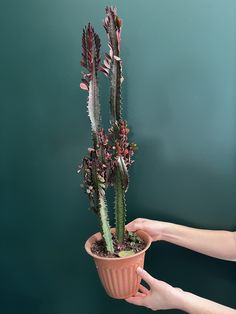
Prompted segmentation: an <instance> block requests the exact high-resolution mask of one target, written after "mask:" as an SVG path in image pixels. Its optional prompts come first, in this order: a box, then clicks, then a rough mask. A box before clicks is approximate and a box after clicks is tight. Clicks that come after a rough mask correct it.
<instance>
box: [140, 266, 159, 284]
mask: <svg viewBox="0 0 236 314" xmlns="http://www.w3.org/2000/svg"><path fill="white" fill-rule="evenodd" d="M137 274H138V275H139V276H140V277H141V278H142V279H143V280H144V281H146V283H147V284H148V285H149V286H150V287H151V286H152V285H153V283H154V281H155V278H153V277H152V276H151V275H150V274H149V273H148V272H147V271H146V270H144V269H143V268H141V267H138V268H137Z"/></svg>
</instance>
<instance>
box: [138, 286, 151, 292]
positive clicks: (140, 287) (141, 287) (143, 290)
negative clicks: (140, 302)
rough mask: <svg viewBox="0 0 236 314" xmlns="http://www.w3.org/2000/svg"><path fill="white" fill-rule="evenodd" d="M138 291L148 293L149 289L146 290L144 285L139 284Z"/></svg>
mask: <svg viewBox="0 0 236 314" xmlns="http://www.w3.org/2000/svg"><path fill="white" fill-rule="evenodd" d="M139 291H140V292H142V293H145V294H148V293H149V292H150V290H148V289H147V288H146V287H144V286H143V285H141V284H140V286H139Z"/></svg>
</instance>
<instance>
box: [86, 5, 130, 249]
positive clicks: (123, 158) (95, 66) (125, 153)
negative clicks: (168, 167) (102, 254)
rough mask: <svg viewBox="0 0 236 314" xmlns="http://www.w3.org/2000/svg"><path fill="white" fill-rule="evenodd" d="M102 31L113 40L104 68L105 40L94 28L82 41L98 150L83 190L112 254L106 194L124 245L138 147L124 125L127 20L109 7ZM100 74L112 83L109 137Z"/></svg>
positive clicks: (89, 162) (94, 150)
mask: <svg viewBox="0 0 236 314" xmlns="http://www.w3.org/2000/svg"><path fill="white" fill-rule="evenodd" d="M103 26H104V28H105V31H106V33H107V36H108V46H109V48H110V51H109V54H108V53H106V54H105V59H104V62H103V64H102V65H101V64H100V60H101V58H100V47H101V44H100V39H99V36H98V35H97V34H96V33H95V31H94V28H93V27H92V26H91V24H90V23H89V24H88V26H87V27H85V29H84V30H83V35H82V60H81V65H82V66H83V67H84V68H85V69H86V70H87V72H86V73H83V72H82V75H83V77H82V81H81V84H80V87H81V88H82V89H83V90H86V91H88V93H89V95H88V104H87V109H88V115H89V118H90V122H91V130H92V139H93V148H90V149H89V156H86V157H84V159H83V163H82V165H81V166H80V170H83V174H84V188H85V192H86V193H87V195H88V198H89V202H90V208H91V209H92V210H93V211H94V212H95V213H96V214H97V215H98V216H99V218H100V224H101V229H102V235H103V238H104V241H105V243H106V249H107V251H108V252H110V253H113V251H114V248H113V244H112V236H111V233H110V224H109V219H108V206H107V201H106V197H105V192H106V189H107V188H108V187H113V188H114V191H115V223H116V238H117V240H118V242H119V243H122V242H123V241H124V235H125V221H126V201H125V193H126V192H127V189H128V183H129V177H128V169H129V167H130V166H131V164H132V163H133V162H134V160H132V156H133V154H134V151H135V150H136V144H134V143H129V141H128V133H129V129H128V125H127V121H125V120H123V119H122V107H121V105H122V101H121V84H122V82H123V75H122V60H121V57H120V35H121V27H122V20H121V19H120V18H119V17H118V15H117V10H116V8H115V7H106V16H105V19H104V21H103ZM98 72H103V73H104V74H105V75H106V76H107V77H108V78H109V80H110V115H111V119H110V128H109V129H108V135H106V133H105V131H104V129H103V128H101V120H102V119H101V113H100V103H99V88H98Z"/></svg>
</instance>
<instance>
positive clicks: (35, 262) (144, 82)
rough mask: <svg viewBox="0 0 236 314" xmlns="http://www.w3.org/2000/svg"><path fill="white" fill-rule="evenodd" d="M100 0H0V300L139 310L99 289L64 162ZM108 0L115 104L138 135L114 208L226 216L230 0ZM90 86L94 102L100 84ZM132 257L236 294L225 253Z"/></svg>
mask: <svg viewBox="0 0 236 314" xmlns="http://www.w3.org/2000/svg"><path fill="white" fill-rule="evenodd" d="M106 4H109V3H108V2H107V1H103V0H102V1H92V0H86V1H81V0H38V1H36V0H21V1H17V0H8V1H1V2H0V24H1V25H0V38H1V43H0V45H1V49H0V65H1V66H0V79H1V81H0V119H1V120H0V145H1V154H0V184H1V189H0V193H1V194H0V208H1V211H0V236H1V241H0V243H1V247H0V248H1V253H0V275H1V276H0V277H1V280H0V289H1V293H0V313H2V314H21V313H22V314H38V313H40V314H75V313H82V314H92V313H113V314H115V313H120V312H121V311H123V312H124V313H127V312H128V311H130V313H148V312H149V311H148V310H146V309H141V308H138V307H134V306H132V305H129V304H127V303H125V302H123V301H117V300H112V299H110V298H108V297H107V296H106V295H105V294H104V291H103V290H102V289H101V288H100V283H99V280H98V278H97V274H96V271H95V267H94V265H93V263H92V260H90V258H89V257H88V256H87V255H86V254H85V252H84V249H83V245H84V241H85V240H86V239H87V237H88V236H89V235H90V234H92V233H94V232H95V231H96V230H97V221H96V217H95V216H94V215H93V214H92V213H90V212H89V211H88V210H87V208H88V204H87V199H86V196H85V195H84V194H83V192H82V190H81V189H80V186H79V185H80V182H81V178H80V176H78V175H77V173H76V170H77V165H78V164H79V162H80V160H81V158H82V157H83V155H84V154H85V153H86V150H87V146H88V145H90V144H89V142H90V134H89V132H90V131H89V121H88V118H87V115H86V94H85V93H83V92H82V91H80V89H79V82H80V71H81V68H80V63H79V61H80V54H81V48H80V38H81V31H82V28H83V26H84V25H85V24H86V23H87V22H88V21H91V22H93V24H94V25H95V27H96V29H97V31H98V32H99V33H100V34H101V35H102V36H101V37H102V41H103V44H104V46H103V51H105V50H107V48H106V46H105V42H104V41H105V34H104V31H103V28H102V26H101V19H102V18H103V15H104V7H105V5H106ZM111 4H112V3H111ZM116 5H117V6H118V9H119V13H120V15H121V16H122V17H123V19H124V28H123V37H122V45H123V46H122V56H123V62H124V75H125V81H124V87H123V97H124V105H125V110H124V112H125V114H126V117H127V118H128V120H129V124H130V126H131V128H132V133H133V140H135V141H136V142H137V143H138V145H139V147H140V150H139V152H138V154H137V158H136V164H135V166H134V167H133V169H132V171H131V184H130V190H129V193H128V195H127V202H128V209H129V213H128V219H129V220H131V219H133V218H135V217H139V216H142V217H148V218H153V219H162V220H167V221H172V222H177V223H183V224H187V225H190V226H195V227H201V228H213V229H216V228H222V229H228V230H233V229H236V210H235V209H236V195H235V191H236V172H235V171H236V158H235V156H236V123H235V118H236V94H235V90H236V89H235V86H236V2H235V1H234V0H178V1H177V0H176V1H174V0H172V1H171V0H149V1H141V0H136V1H134V0H129V1H125V0H117V1H116ZM101 84H102V86H103V87H105V88H106V87H107V86H108V85H107V81H106V80H105V79H104V78H102V80H101ZM101 94H102V103H103V105H104V106H106V104H107V99H108V94H107V90H106V91H104V90H103V91H102V92H101ZM146 268H147V270H148V271H150V272H151V274H153V275H154V276H156V277H158V278H160V279H162V280H165V281H167V282H169V283H170V284H172V285H174V286H180V287H181V288H183V289H186V290H188V291H191V292H194V293H197V294H199V295H201V296H203V297H207V298H210V299H212V300H215V301H218V302H221V303H224V304H226V305H229V306H232V307H236V298H235V290H236V272H235V264H234V263H230V262H224V261H220V260H214V259H212V258H208V257H205V256H202V255H200V254H197V253H193V252H190V251H188V250H185V249H183V248H178V247H175V246H173V245H170V244H167V243H156V244H153V246H152V248H151V249H150V251H149V253H148V254H147V260H146ZM169 313H177V311H169Z"/></svg>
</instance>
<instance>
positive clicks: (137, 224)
mask: <svg viewBox="0 0 236 314" xmlns="http://www.w3.org/2000/svg"><path fill="white" fill-rule="evenodd" d="M142 222H143V219H142V218H138V219H135V220H133V221H131V222H130V223H128V224H127V225H126V230H127V231H136V230H139V229H142Z"/></svg>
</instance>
